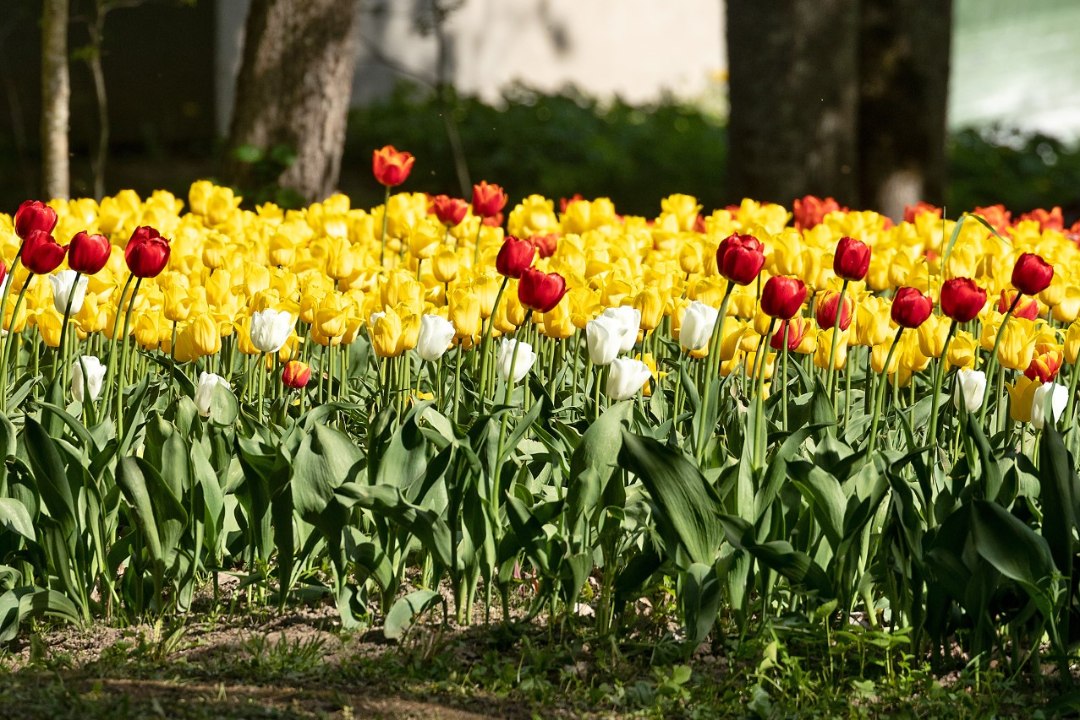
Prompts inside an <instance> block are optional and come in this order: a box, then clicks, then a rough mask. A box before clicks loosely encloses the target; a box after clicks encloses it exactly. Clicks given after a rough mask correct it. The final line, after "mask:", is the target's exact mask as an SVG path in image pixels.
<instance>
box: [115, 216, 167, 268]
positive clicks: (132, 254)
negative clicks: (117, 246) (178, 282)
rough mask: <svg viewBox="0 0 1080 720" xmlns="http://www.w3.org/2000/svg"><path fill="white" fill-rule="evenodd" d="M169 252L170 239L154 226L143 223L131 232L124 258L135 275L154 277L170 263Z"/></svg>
mask: <svg viewBox="0 0 1080 720" xmlns="http://www.w3.org/2000/svg"><path fill="white" fill-rule="evenodd" d="M169 252H170V248H169V241H168V240H166V239H165V238H163V237H162V236H161V233H159V232H158V231H157V230H155V229H154V228H152V227H149V226H145V225H143V226H140V227H137V228H135V232H133V233H131V239H130V240H128V244H127V247H126V248H125V249H124V260H125V261H126V262H127V266H128V269H129V270H130V271H131V274H132V275H134V276H135V277H137V278H152V277H157V276H158V275H160V274H161V271H162V270H164V269H165V266H166V265H167V264H168V263H169Z"/></svg>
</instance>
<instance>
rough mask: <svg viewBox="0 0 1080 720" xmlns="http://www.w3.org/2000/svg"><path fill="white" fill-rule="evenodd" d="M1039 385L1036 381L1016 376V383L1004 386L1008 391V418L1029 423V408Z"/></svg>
mask: <svg viewBox="0 0 1080 720" xmlns="http://www.w3.org/2000/svg"><path fill="white" fill-rule="evenodd" d="M1040 385H1042V383H1041V382H1039V381H1038V380H1032V379H1030V378H1028V377H1026V376H1025V375H1018V376H1017V377H1016V382H1014V383H1012V384H1010V385H1007V386H1006V387H1007V388H1008V389H1009V417H1011V418H1012V419H1013V420H1015V421H1016V422H1031V406H1032V404H1033V402H1034V400H1035V391H1036V390H1038V389H1039V386H1040Z"/></svg>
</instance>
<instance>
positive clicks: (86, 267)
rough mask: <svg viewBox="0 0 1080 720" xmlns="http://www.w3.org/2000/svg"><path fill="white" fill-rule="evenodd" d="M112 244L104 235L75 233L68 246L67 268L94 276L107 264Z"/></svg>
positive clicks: (84, 232)
mask: <svg viewBox="0 0 1080 720" xmlns="http://www.w3.org/2000/svg"><path fill="white" fill-rule="evenodd" d="M111 255H112V243H110V242H109V238H107V237H105V236H104V235H91V234H89V233H87V232H86V231H85V230H84V231H83V232H80V233H76V234H75V237H73V238H71V243H70V244H69V245H68V267H70V268H71V269H72V270H75V271H76V272H81V273H83V274H84V275H95V274H97V273H98V272H100V271H101V269H102V268H103V267H105V265H106V264H107V263H108V262H109V257H110V256H111Z"/></svg>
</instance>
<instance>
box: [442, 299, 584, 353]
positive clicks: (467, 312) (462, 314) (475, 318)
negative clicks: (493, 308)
mask: <svg viewBox="0 0 1080 720" xmlns="http://www.w3.org/2000/svg"><path fill="white" fill-rule="evenodd" d="M559 304H560V305H563V304H564V303H559ZM553 312H554V311H553ZM447 317H448V319H449V320H450V322H452V323H453V324H454V330H456V331H457V338H458V340H466V339H467V340H468V341H469V342H468V343H467V344H468V345H471V344H472V343H473V342H475V341H477V340H479V339H480V327H481V325H480V323H481V318H480V298H479V297H477V295H476V293H474V292H472V290H471V289H469V288H465V287H456V288H454V289H453V290H451V291H450V298H449V313H448V314H447Z"/></svg>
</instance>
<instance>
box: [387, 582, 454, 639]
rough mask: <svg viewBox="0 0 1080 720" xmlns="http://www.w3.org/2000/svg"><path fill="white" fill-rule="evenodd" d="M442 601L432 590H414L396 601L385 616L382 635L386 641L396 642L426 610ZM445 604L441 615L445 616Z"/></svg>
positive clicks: (440, 596)
mask: <svg viewBox="0 0 1080 720" xmlns="http://www.w3.org/2000/svg"><path fill="white" fill-rule="evenodd" d="M437 601H442V595H440V594H439V593H437V592H435V591H434V590H414V591H413V592H411V593H409V594H408V595H406V596H405V597H403V598H400V599H398V601H397V602H395V603H394V605H393V607H391V608H390V612H388V613H387V614H386V623H385V624H384V625H383V635H385V636H386V638H387V639H388V640H398V639H400V638H401V636H402V635H404V634H405V631H406V630H408V629H409V628H410V627H412V625H413V623H414V622H416V619H417V618H418V617H420V615H421V614H423V613H424V611H426V610H427V609H428V608H430V607H431V606H432V605H435V604H436V602H437ZM445 612H446V607H445V602H444V606H443V613H444V615H445Z"/></svg>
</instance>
